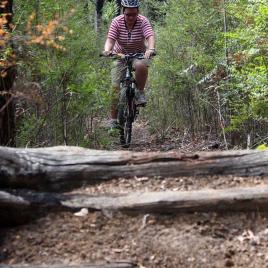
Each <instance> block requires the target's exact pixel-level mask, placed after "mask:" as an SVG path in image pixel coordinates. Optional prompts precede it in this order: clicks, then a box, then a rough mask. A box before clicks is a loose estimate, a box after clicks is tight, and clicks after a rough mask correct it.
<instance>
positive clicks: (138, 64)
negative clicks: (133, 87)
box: [133, 59, 150, 106]
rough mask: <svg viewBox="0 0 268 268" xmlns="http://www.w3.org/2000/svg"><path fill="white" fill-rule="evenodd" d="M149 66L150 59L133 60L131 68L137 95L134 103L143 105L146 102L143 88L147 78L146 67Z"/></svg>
mask: <svg viewBox="0 0 268 268" xmlns="http://www.w3.org/2000/svg"><path fill="white" fill-rule="evenodd" d="M149 66H150V60H148V59H142V60H134V61H133V68H134V69H135V79H136V82H137V88H138V95H137V100H136V103H137V104H138V105H141V106H144V105H146V103H147V100H146V97H145V95H144V88H145V85H146V81H147V78H148V67H149Z"/></svg>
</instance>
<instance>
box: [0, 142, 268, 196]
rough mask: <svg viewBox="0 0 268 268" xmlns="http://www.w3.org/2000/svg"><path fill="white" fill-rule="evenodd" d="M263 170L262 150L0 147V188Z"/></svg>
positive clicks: (54, 187)
mask: <svg viewBox="0 0 268 268" xmlns="http://www.w3.org/2000/svg"><path fill="white" fill-rule="evenodd" d="M216 174H219V175H237V176H265V175H268V150H264V151H220V152H200V153H194V154H182V153H179V152H165V153H159V152H155V153H152V152H141V153H137V152H130V151H98V150H88V149H83V148H79V147H51V148H39V149H14V148H7V147H0V178H1V180H0V188H31V189H37V190H45V191H65V190H67V189H73V188H75V187H80V186H82V185H86V184H92V183H95V182H96V181H102V180H107V179H113V178H120V177H121V178H122V177H124V178H130V177H134V176H137V177H142V176H147V177H153V176H168V177H178V176H204V175H216Z"/></svg>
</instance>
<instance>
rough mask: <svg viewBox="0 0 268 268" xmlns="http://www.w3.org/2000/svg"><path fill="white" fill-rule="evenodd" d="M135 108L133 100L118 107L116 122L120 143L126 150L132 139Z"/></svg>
mask: <svg viewBox="0 0 268 268" xmlns="http://www.w3.org/2000/svg"><path fill="white" fill-rule="evenodd" d="M135 114H136V106H135V104H134V100H132V101H131V102H130V103H125V105H121V106H119V109H118V120H119V125H120V143H121V145H122V146H123V147H124V148H128V147H129V146H130V143H131V137H132V124H133V122H134V119H135Z"/></svg>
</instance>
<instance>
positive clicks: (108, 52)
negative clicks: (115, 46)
mask: <svg viewBox="0 0 268 268" xmlns="http://www.w3.org/2000/svg"><path fill="white" fill-rule="evenodd" d="M112 54H113V52H112V51H105V50H104V51H102V55H103V56H105V57H109V56H111V55H112Z"/></svg>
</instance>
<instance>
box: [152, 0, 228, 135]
mask: <svg viewBox="0 0 268 268" xmlns="http://www.w3.org/2000/svg"><path fill="white" fill-rule="evenodd" d="M219 20H220V14H219V12H218V11H217V10H215V9H214V8H213V7H212V6H211V1H202V2H200V1H190V2H189V1H186V0H180V1H175V0H173V1H172V0H171V1H169V2H168V8H167V10H166V17H165V21H164V22H161V23H160V25H157V26H156V27H155V30H156V36H157V52H158V55H157V57H155V59H154V61H153V68H152V70H151V73H153V75H151V79H150V88H151V92H150V94H151V106H150V107H149V111H148V112H149V115H150V117H151V118H152V120H153V121H152V122H153V123H154V124H153V128H154V129H158V130H159V129H162V130H163V131H164V130H165V129H167V128H169V127H170V126H171V125H173V126H179V127H180V128H188V127H189V122H190V120H189V117H191V111H190V110H189V109H191V107H190V106H191V105H192V104H191V103H190V99H189V98H190V97H191V95H192V93H191V90H192V89H193V88H194V87H195V85H196V83H197V82H198V81H199V80H200V79H201V78H202V77H203V76H204V75H205V74H206V73H207V72H208V71H209V70H210V69H212V68H213V65H214V64H215V62H218V61H220V60H221V57H223V53H220V52H221V48H220V47H219V44H218V42H217V41H218V36H219V35H220V33H219V28H220V23H219ZM190 66H198V70H197V68H195V69H196V71H195V72H194V73H191V72H190V73H189V74H187V72H185V70H187V68H189V67H190ZM196 105H199V104H198V103H196ZM156 110H157V111H158V112H157V113H156V112H155V111H156ZM163 131H162V132H163ZM164 132H165V131H164Z"/></svg>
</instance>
